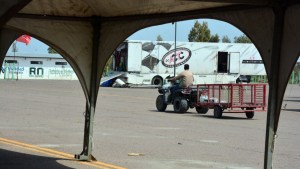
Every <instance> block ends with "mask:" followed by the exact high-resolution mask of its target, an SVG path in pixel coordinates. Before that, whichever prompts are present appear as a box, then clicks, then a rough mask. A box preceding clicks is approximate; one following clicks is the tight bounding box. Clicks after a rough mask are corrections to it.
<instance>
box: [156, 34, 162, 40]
mask: <svg viewBox="0 0 300 169" xmlns="http://www.w3.org/2000/svg"><path fill="white" fill-rule="evenodd" d="M156 41H164V40H163V38H162V37H161V36H160V35H157V37H156Z"/></svg>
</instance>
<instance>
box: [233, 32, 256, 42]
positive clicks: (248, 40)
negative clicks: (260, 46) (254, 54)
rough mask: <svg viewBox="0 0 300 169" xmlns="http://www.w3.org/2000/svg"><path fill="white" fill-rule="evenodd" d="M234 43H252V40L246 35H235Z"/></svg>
mask: <svg viewBox="0 0 300 169" xmlns="http://www.w3.org/2000/svg"><path fill="white" fill-rule="evenodd" d="M234 43H252V42H251V40H250V39H249V38H248V37H247V36H246V35H245V34H243V35H241V36H238V37H234Z"/></svg>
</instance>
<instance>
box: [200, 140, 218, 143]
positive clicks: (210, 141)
mask: <svg viewBox="0 0 300 169" xmlns="http://www.w3.org/2000/svg"><path fill="white" fill-rule="evenodd" d="M201 142H204V143H218V142H219V141H217V140H201Z"/></svg>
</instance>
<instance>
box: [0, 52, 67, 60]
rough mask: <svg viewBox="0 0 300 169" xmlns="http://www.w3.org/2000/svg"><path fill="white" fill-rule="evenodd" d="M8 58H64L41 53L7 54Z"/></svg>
mask: <svg viewBox="0 0 300 169" xmlns="http://www.w3.org/2000/svg"><path fill="white" fill-rule="evenodd" d="M6 57H28V58H57V59H61V58H63V57H62V56H61V55H60V54H40V53H21V52H7V53H6Z"/></svg>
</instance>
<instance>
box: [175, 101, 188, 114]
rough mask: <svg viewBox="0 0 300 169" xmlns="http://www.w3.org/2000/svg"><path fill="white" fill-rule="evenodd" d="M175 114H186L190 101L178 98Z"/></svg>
mask: <svg viewBox="0 0 300 169" xmlns="http://www.w3.org/2000/svg"><path fill="white" fill-rule="evenodd" d="M173 107H174V112H176V113H185V112H186V111H187V110H188V109H189V105H188V101H187V100H186V99H185V98H184V97H176V98H175V99H174V103H173Z"/></svg>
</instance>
